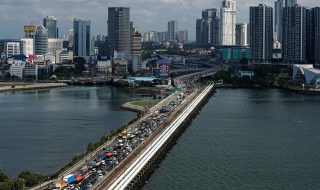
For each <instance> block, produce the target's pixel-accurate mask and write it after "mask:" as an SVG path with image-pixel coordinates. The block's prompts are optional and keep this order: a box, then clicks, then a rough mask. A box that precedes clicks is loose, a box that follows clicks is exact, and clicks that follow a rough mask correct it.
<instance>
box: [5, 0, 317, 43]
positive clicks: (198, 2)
mask: <svg viewBox="0 0 320 190" xmlns="http://www.w3.org/2000/svg"><path fill="white" fill-rule="evenodd" d="M274 1H275V0H237V22H239V23H241V22H244V23H247V22H248V18H249V6H252V5H254V6H255V5H258V4H260V3H265V4H267V5H271V6H273V4H274ZM221 2H222V0H0V39H19V38H22V37H23V26H24V25H28V24H31V23H32V24H42V20H43V18H44V17H46V16H55V17H56V18H57V19H58V26H59V35H60V37H63V36H64V35H66V34H67V31H68V30H69V29H70V28H72V26H73V19H74V18H81V19H88V20H91V30H92V35H97V34H104V35H107V15H108V7H118V6H125V7H130V14H131V21H133V22H134V25H135V26H136V27H137V28H138V30H139V31H140V32H142V33H144V32H148V31H166V30H167V22H168V21H170V20H177V21H178V25H179V30H185V29H186V30H188V31H189V40H195V32H196V31H195V30H196V27H195V26H196V19H197V18H201V11H202V10H204V9H207V8H217V9H218V10H219V9H220V7H221ZM298 3H299V4H301V5H303V6H307V7H314V6H320V1H319V0H298Z"/></svg>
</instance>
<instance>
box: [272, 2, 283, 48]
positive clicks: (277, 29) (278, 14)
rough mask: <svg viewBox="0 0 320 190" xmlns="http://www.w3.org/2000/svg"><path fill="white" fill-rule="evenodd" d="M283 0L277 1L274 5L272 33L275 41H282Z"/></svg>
mask: <svg viewBox="0 0 320 190" xmlns="http://www.w3.org/2000/svg"><path fill="white" fill-rule="evenodd" d="M283 2H284V0H277V1H276V2H275V4H274V12H275V14H274V33H275V40H277V41H279V42H281V41H282V23H283V16H282V15H283V7H284V4H283Z"/></svg>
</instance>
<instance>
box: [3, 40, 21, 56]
mask: <svg viewBox="0 0 320 190" xmlns="http://www.w3.org/2000/svg"><path fill="white" fill-rule="evenodd" d="M5 55H6V57H7V58H8V57H11V56H13V55H20V42H7V43H6V45H5Z"/></svg>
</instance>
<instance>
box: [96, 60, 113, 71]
mask: <svg viewBox="0 0 320 190" xmlns="http://www.w3.org/2000/svg"><path fill="white" fill-rule="evenodd" d="M96 69H97V71H98V73H99V74H111V73H112V62H111V61H98V62H97V66H96Z"/></svg>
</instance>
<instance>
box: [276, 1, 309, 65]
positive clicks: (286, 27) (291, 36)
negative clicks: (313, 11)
mask: <svg viewBox="0 0 320 190" xmlns="http://www.w3.org/2000/svg"><path fill="white" fill-rule="evenodd" d="M306 11H307V10H306V8H305V7H302V6H300V5H294V6H292V7H285V8H284V11H283V41H282V54H283V55H282V56H283V59H284V62H286V63H305V62H306V56H307V14H306V13H307V12H306Z"/></svg>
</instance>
